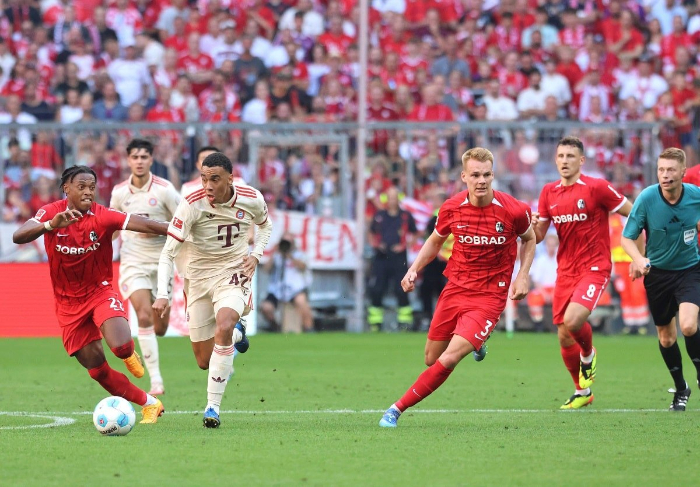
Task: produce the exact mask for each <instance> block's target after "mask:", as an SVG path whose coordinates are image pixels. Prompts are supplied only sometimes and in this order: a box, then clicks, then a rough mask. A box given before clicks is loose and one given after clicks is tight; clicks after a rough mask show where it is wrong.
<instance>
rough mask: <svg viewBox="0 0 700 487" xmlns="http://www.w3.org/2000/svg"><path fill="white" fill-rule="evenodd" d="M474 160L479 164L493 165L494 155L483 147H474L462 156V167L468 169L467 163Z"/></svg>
mask: <svg viewBox="0 0 700 487" xmlns="http://www.w3.org/2000/svg"><path fill="white" fill-rule="evenodd" d="M469 159H474V160H475V161H479V162H490V163H491V165H493V154H492V153H491V151H490V150H488V149H484V148H483V147H473V148H471V149H469V150H468V151H467V152H465V153H464V154H462V167H465V168H466V167H467V161H468V160H469Z"/></svg>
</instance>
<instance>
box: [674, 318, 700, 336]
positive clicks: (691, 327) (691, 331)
mask: <svg viewBox="0 0 700 487" xmlns="http://www.w3.org/2000/svg"><path fill="white" fill-rule="evenodd" d="M678 325H679V326H680V328H681V333H683V336H686V337H689V336H693V335H695V333H696V332H697V331H698V322H697V318H695V319H694V320H689V319H680V320H679V322H678Z"/></svg>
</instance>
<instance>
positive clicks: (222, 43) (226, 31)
mask: <svg viewBox="0 0 700 487" xmlns="http://www.w3.org/2000/svg"><path fill="white" fill-rule="evenodd" d="M221 29H222V31H223V35H222V36H220V37H219V38H218V39H214V38H213V34H208V36H207V35H204V36H202V37H201V38H200V40H199V42H200V44H202V43H203V42H206V44H205V45H209V46H211V47H209V50H207V49H204V48H202V51H203V52H205V53H207V54H209V55H210V56H211V57H212V59H213V60H214V66H216V67H217V68H220V67H221V65H222V64H223V62H224V61H226V60H227V59H229V60H231V61H235V60H236V59H238V57H239V51H238V50H237V49H236V47H237V40H236V23H235V22H234V21H233V20H226V21H224V22H223V23H222V24H221ZM210 31H211V29H210ZM209 39H211V40H209Z"/></svg>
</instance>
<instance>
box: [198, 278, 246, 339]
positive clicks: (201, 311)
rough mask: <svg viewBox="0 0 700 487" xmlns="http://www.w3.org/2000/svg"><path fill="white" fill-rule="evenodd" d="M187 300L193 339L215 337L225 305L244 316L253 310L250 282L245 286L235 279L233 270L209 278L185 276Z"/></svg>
mask: <svg viewBox="0 0 700 487" xmlns="http://www.w3.org/2000/svg"><path fill="white" fill-rule="evenodd" d="M185 301H186V303H187V311H186V314H185V321H186V322H187V326H188V328H189V329H190V341H193V342H203V341H205V340H209V339H210V338H213V337H214V333H215V332H216V315H217V313H218V312H219V310H220V309H221V308H230V309H232V310H234V311H235V312H236V313H238V316H240V317H243V316H246V315H247V314H248V313H250V309H251V304H252V294H251V292H250V283H249V282H248V283H247V285H245V286H241V285H240V284H234V283H232V279H231V273H227V274H224V275H219V276H216V277H210V278H208V279H197V280H192V279H185Z"/></svg>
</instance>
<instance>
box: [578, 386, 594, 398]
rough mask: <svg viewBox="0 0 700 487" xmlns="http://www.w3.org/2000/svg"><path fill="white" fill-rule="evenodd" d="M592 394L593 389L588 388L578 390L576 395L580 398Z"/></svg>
mask: <svg viewBox="0 0 700 487" xmlns="http://www.w3.org/2000/svg"><path fill="white" fill-rule="evenodd" d="M590 393H591V388H590V387H586V388H585V389H576V394H578V395H579V396H587V395H589V394H590Z"/></svg>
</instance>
